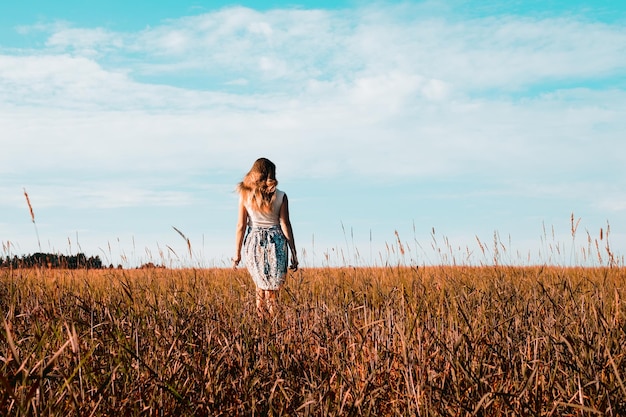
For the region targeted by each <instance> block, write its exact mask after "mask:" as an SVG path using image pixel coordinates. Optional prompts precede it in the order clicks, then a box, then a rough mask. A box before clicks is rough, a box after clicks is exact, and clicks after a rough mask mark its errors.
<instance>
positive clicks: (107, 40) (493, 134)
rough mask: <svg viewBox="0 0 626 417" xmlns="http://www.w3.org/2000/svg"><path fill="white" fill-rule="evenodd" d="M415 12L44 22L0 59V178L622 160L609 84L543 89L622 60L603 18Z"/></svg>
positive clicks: (619, 96)
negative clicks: (122, 24) (134, 26)
mask: <svg viewBox="0 0 626 417" xmlns="http://www.w3.org/2000/svg"><path fill="white" fill-rule="evenodd" d="M416 10H417V11H416ZM416 10H414V9H412V8H411V6H408V5H404V6H401V7H399V8H393V7H391V8H385V9H382V8H376V7H369V8H365V9H361V10H357V11H346V10H344V11H339V12H329V11H315V10H273V11H269V12H263V13H262V12H257V11H254V10H250V9H246V8H229V9H224V10H221V11H219V12H215V13H209V14H204V15H199V16H192V17H187V18H183V19H178V20H171V21H167V22H164V23H163V24H162V25H160V26H155V27H150V28H146V29H144V30H142V31H140V32H136V33H116V32H112V31H107V30H104V29H102V28H97V29H87V28H80V29H77V28H69V27H68V26H67V25H64V26H53V27H46V28H45V29H46V30H51V31H52V32H51V33H50V36H49V38H48V42H47V48H46V49H44V50H42V51H38V52H37V53H32V51H24V53H23V54H20V55H3V56H0V119H2V120H1V121H2V126H3V141H4V142H5V143H6V144H4V143H3V144H4V145H5V149H6V152H3V153H2V155H0V162H1V163H2V165H1V167H0V170H2V171H3V172H5V173H16V172H20V171H24V170H25V171H26V172H49V171H54V170H58V171H60V172H66V171H70V170H76V169H80V170H86V171H88V172H94V171H98V172H110V171H111V172H113V171H117V170H123V171H125V172H128V171H132V172H140V173H150V172H153V173H154V172H159V173H163V172H165V173H167V172H177V171H180V170H181V169H182V170H186V171H189V172H195V171H199V170H202V169H205V168H206V167H207V166H211V167H212V168H215V169H239V167H240V161H241V160H242V159H246V158H247V159H251V158H254V157H256V156H257V155H259V154H265V153H266V151H267V150H271V153H272V154H274V155H275V157H276V158H277V159H278V160H281V161H283V165H282V166H284V167H285V168H284V169H285V170H286V171H287V172H289V173H290V174H293V175H296V176H301V177H307V176H319V175H322V176H327V177H331V176H333V175H338V174H341V175H368V176H375V177H386V178H403V177H406V178H411V177H427V178H428V177H432V176H435V175H444V176H445V175H457V174H460V173H464V174H465V175H473V174H477V175H480V176H488V175H496V176H504V177H514V178H517V177H519V176H521V175H526V176H528V177H530V178H532V179H537V178H544V179H545V180H546V181H548V180H549V175H555V174H554V173H558V174H557V175H567V174H568V173H572V174H575V173H576V172H581V170H582V171H583V172H590V173H593V171H594V170H595V169H607V167H608V168H611V167H614V169H617V167H618V166H622V165H620V164H623V162H624V156H621V155H626V152H624V151H625V150H626V149H624V147H625V146H626V144H624V143H623V141H622V140H621V139H620V138H619V132H623V131H624V128H626V126H625V125H624V124H625V122H624V121H623V120H622V119H623V117H621V115H622V114H624V111H625V110H626V94H624V92H623V90H620V89H613V90H598V91H594V90H591V89H589V88H587V89H581V88H579V89H557V88H556V87H551V88H550V87H549V86H550V85H551V84H550V83H552V82H553V81H557V82H558V83H561V84H565V85H567V84H573V85H577V84H582V85H584V80H585V79H591V80H592V81H593V80H598V81H603V80H605V78H606V77H607V76H609V75H611V74H614V73H616V72H617V71H619V70H621V69H623V68H624V67H625V66H626V55H625V54H623V53H621V52H623V50H624V48H625V47H626V35H625V34H624V33H623V31H622V30H621V28H619V27H614V26H610V25H608V24H599V23H589V22H586V21H584V20H577V19H575V18H572V19H565V18H558V19H543V20H540V19H534V20H533V19H529V18H516V17H506V18H499V19H496V18H488V19H475V20H467V21H463V22H460V21H454V20H446V19H444V18H441V17H438V18H434V17H432V16H426V17H424V16H421V15H419V14H418V11H421V10H423V9H419V8H418V9H416ZM40 29H41V28H40ZM59 51H61V52H59ZM160 76H163V78H159V77H160ZM144 77H149V78H150V79H152V80H154V82H153V83H148V82H145V81H143V78H144ZM187 77H189V78H191V79H193V80H196V81H195V82H198V83H199V84H201V85H203V84H202V80H213V79H216V81H215V82H214V83H208V85H210V86H213V87H215V88H214V89H211V88H205V87H203V88H193V87H189V86H188V85H192V84H193V82H194V81H187V80H186V78H187ZM581 80H582V81H581ZM536 86H539V87H536ZM535 88H537V91H538V92H542V93H540V94H538V93H535V92H532V91H533V89H535ZM546 88H547V90H546ZM219 90H221V91H219ZM481 91H482V92H486V94H484V95H483V94H481V93H480V92H481ZM528 91H531V92H530V93H527V92H528ZM4 138H6V139H4ZM607 148H610V149H611V152H608V153H607V151H606V149H607ZM247 159H246V160H247ZM600 161H601V162H600ZM618 181H622V182H623V181H624V178H619V179H618ZM120 203H123V201H121V200H120Z"/></svg>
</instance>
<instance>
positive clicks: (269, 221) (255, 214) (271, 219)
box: [244, 189, 285, 227]
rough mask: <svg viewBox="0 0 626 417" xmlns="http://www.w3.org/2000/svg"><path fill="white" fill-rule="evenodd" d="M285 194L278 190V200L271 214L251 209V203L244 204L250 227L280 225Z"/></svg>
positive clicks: (275, 201)
mask: <svg viewBox="0 0 626 417" xmlns="http://www.w3.org/2000/svg"><path fill="white" fill-rule="evenodd" d="M284 196H285V193H284V192H283V191H280V190H278V189H276V198H275V199H274V204H273V205H272V210H271V211H270V212H269V213H264V212H261V211H257V210H252V209H251V208H250V201H249V200H248V201H246V202H244V207H245V208H246V211H247V212H248V226H250V227H272V226H277V225H279V224H280V206H281V205H282V204H283V198H284Z"/></svg>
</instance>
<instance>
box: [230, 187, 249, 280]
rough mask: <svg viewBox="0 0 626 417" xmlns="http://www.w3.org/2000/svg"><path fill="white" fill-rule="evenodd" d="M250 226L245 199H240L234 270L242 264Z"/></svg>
mask: <svg viewBox="0 0 626 417" xmlns="http://www.w3.org/2000/svg"><path fill="white" fill-rule="evenodd" d="M247 225H248V211H247V210H246V207H245V206H244V204H243V199H241V198H240V199H239V211H238V215H237V230H236V231H235V256H234V257H233V268H237V265H239V262H241V247H242V246H243V238H244V236H245V234H246V226H247Z"/></svg>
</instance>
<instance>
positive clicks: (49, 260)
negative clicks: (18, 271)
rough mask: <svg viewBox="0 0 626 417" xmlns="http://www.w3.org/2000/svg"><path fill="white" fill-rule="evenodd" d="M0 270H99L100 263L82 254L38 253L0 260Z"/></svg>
mask: <svg viewBox="0 0 626 417" xmlns="http://www.w3.org/2000/svg"><path fill="white" fill-rule="evenodd" d="M0 268H51V269H101V268H102V261H101V260H100V257H99V256H90V257H87V256H86V255H85V254H84V253H78V254H76V255H69V256H67V255H57V254H52V253H39V252H38V253H34V254H32V255H24V256H22V257H17V256H13V257H12V258H11V257H9V256H7V257H6V258H4V259H3V258H0Z"/></svg>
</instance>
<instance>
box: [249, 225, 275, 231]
mask: <svg viewBox="0 0 626 417" xmlns="http://www.w3.org/2000/svg"><path fill="white" fill-rule="evenodd" d="M248 230H250V231H253V230H281V228H280V224H258V223H253V224H249V225H248Z"/></svg>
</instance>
